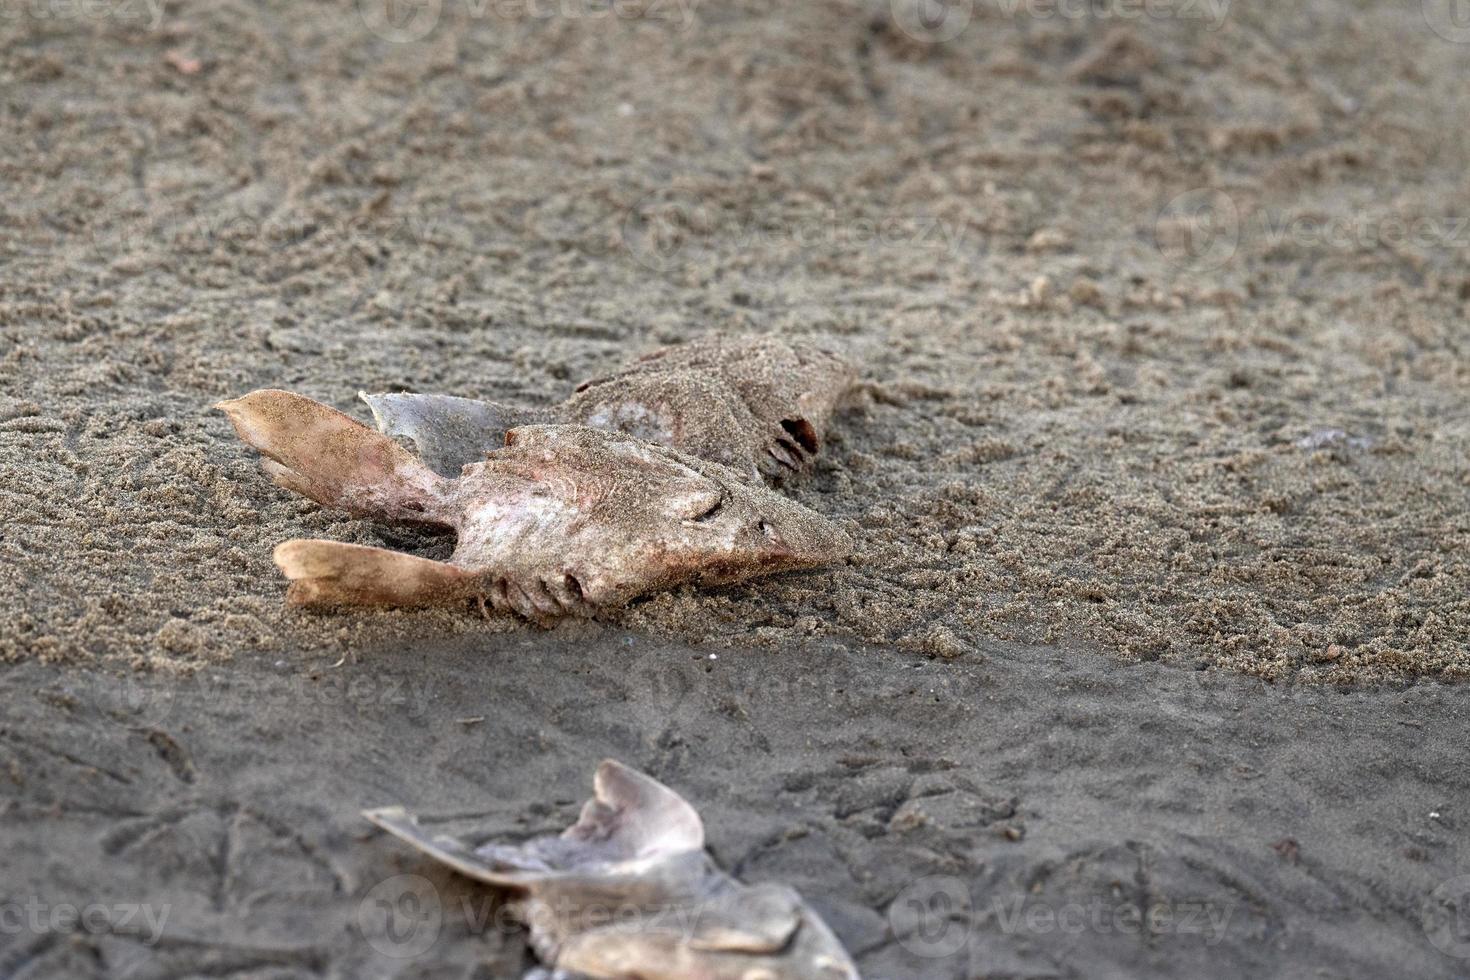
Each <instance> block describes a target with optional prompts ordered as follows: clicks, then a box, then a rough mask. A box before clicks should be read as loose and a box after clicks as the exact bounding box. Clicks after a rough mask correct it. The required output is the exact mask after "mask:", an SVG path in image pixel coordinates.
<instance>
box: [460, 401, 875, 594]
mask: <svg viewBox="0 0 1470 980" xmlns="http://www.w3.org/2000/svg"><path fill="white" fill-rule="evenodd" d="M492 475H493V479H491V478H490V477H491V476H492ZM507 480H510V481H518V486H519V490H518V491H511V492H509V493H508V492H507V489H506V481H507ZM460 482H461V483H462V484H463V486H464V492H465V493H467V494H471V495H473V494H474V493H475V491H476V488H477V487H480V486H484V487H485V488H486V489H487V490H489V491H491V492H490V494H489V496H488V497H487V499H486V500H485V501H484V504H483V508H481V507H480V505H479V504H477V503H476V501H474V500H473V499H469V500H466V501H465V502H464V505H463V506H464V508H465V512H466V520H465V522H464V525H463V526H462V527H461V530H460V534H461V548H460V549H459V550H457V551H456V555H455V561H456V564H460V565H465V566H469V565H473V564H475V563H476V560H475V559H474V557H473V552H474V551H475V550H476V549H477V548H481V547H482V548H484V549H485V550H486V551H487V552H493V553H495V554H496V555H503V557H496V558H491V557H490V556H489V554H487V555H486V556H485V558H484V559H483V560H481V562H480V563H482V564H487V565H493V566H496V567H504V566H505V565H507V564H512V563H514V562H516V561H518V560H520V561H525V562H529V563H531V564H534V565H535V566H536V567H535V568H528V569H527V571H528V572H530V573H532V574H533V575H534V577H536V578H538V579H539V580H541V581H547V580H552V581H554V580H556V579H557V578H558V576H559V577H560V581H561V582H562V583H564V584H565V585H566V586H567V587H568V588H570V589H571V590H572V591H574V592H575V593H576V594H578V595H579V596H580V597H581V598H582V599H583V600H585V602H586V603H588V604H590V605H591V606H594V607H596V606H613V605H618V604H620V603H623V602H626V601H628V600H629V599H632V598H634V597H635V596H639V595H642V594H643V593H645V592H649V591H651V590H654V589H658V588H666V587H669V586H672V585H677V584H680V583H685V582H691V583H700V584H725V583H730V582H738V581H741V580H743V579H747V578H751V577H754V576H757V575H766V574H771V573H775V572H783V571H790V570H795V569H802V568H811V567H815V566H818V565H823V564H828V563H831V562H833V561H836V560H838V559H840V558H842V557H844V556H846V555H847V554H848V553H849V552H850V551H851V541H850V540H849V538H848V536H847V535H846V534H845V533H844V532H843V531H842V530H841V529H840V528H838V527H837V526H836V525H835V524H833V523H832V522H831V521H829V520H827V519H826V518H824V517H822V516H821V515H819V514H817V513H815V512H813V511H811V510H808V509H807V508H806V507H803V506H802V505H800V504H798V503H796V502H795V501H793V500H790V499H788V498H786V497H783V496H781V495H779V494H776V493H773V492H772V491H770V490H767V489H765V488H764V487H761V486H758V485H753V484H750V483H748V482H746V481H745V480H744V479H743V478H742V476H741V474H739V473H737V472H736V471H734V470H731V469H729V468H728V467H725V466H722V465H720V464H718V463H713V462H709V461H707V460H701V459H697V458H695V457H692V456H688V455H685V454H684V453H681V452H678V451H677V450H673V449H669V448H667V447H664V446H659V445H655V444H652V443H648V442H645V441H643V440H641V439H635V438H630V437H628V436H626V435H623V434H621V433H617V432H609V431H605V430H602V429H596V428H590V427H586V426H577V425H533V426H522V427H519V428H515V429H512V430H510V432H508V433H507V435H506V446H505V448H504V449H501V450H498V451H497V452H495V453H493V454H491V456H490V458H489V459H488V460H487V461H486V462H485V463H483V464H478V465H476V466H471V467H469V468H468V469H467V470H466V472H465V476H464V478H463V479H462V480H461V481H460ZM507 499H514V500H515V501H516V503H515V504H514V505H513V506H512V507H511V508H510V509H509V510H508V509H507V507H506V501H507ZM477 509H483V511H484V513H485V514H487V515H489V517H490V518H491V519H490V520H488V521H486V520H481V519H479V518H478V517H477ZM481 528H482V529H483V530H482V531H480V532H479V533H477V529H481ZM477 538H478V539H479V540H480V542H482V543H477V540H476V539H477ZM507 544H510V545H512V547H511V548H510V549H509V550H507V548H506V545H507ZM516 556H520V557H519V558H517V557H516Z"/></svg>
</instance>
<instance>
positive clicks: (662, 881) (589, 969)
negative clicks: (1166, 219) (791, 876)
mask: <svg viewBox="0 0 1470 980" xmlns="http://www.w3.org/2000/svg"><path fill="white" fill-rule="evenodd" d="M593 787H594V793H595V795H594V797H593V798H592V799H591V800H588V801H587V803H586V804H585V805H584V806H583V808H582V814H581V817H580V818H579V819H578V820H577V822H576V823H575V824H573V825H572V826H571V827H569V828H567V830H565V831H564V832H563V833H561V834H558V835H552V836H545V837H537V838H533V839H531V840H529V841H524V842H522V843H517V844H499V843H495V842H491V843H488V844H482V845H480V846H478V847H473V846H471V845H470V844H468V843H467V842H465V841H463V840H460V839H458V838H454V837H449V836H446V835H443V834H435V833H433V832H431V831H429V830H426V829H423V828H421V827H420V826H419V824H418V821H417V819H416V818H415V817H414V816H413V815H412V814H410V813H408V812H407V811H406V810H404V809H403V808H402V807H387V808H384V809H381V810H369V811H367V812H366V813H364V816H366V817H367V818H368V819H369V820H371V821H372V822H373V823H375V824H377V825H378V826H379V827H382V828H383V829H384V830H386V831H388V832H389V833H391V834H393V835H394V836H395V837H398V838H400V839H402V840H404V841H407V842H408V843H409V844H411V845H412V846H414V847H416V848H418V849H419V850H420V851H422V852H424V853H425V854H427V855H429V856H430V857H432V858H434V859H435V860H437V861H442V862H443V863H445V864H447V865H449V866H450V867H451V868H453V869H455V870H456V871H458V872H459V873H461V874H464V875H468V876H469V877H471V878H475V879H477V880H479V881H483V882H486V883H488V884H491V885H494V886H496V887H497V888H502V889H506V890H507V891H508V892H509V893H510V897H511V908H512V910H513V911H514V913H515V914H516V915H517V916H518V917H519V918H520V919H521V921H523V922H524V923H525V924H526V925H527V927H528V928H529V929H530V933H531V945H532V947H533V948H534V949H535V951H536V955H537V957H538V958H539V959H540V960H541V962H542V963H544V964H545V965H546V966H547V967H549V968H551V969H553V970H555V971H557V972H556V973H555V974H553V976H556V977H565V978H574V977H585V978H589V980H859V978H858V973H857V968H856V967H855V966H853V963H852V959H851V957H849V956H848V955H847V952H846V951H845V950H844V949H843V948H842V944H841V943H840V942H838V940H837V937H836V936H834V935H833V934H832V931H831V930H830V929H829V928H827V926H826V924H825V923H823V922H822V920H821V919H820V918H819V917H818V916H817V915H816V913H815V912H813V911H812V909H811V908H810V907H809V906H808V905H807V904H806V903H805V902H803V901H802V899H801V896H800V895H798V894H797V893H796V892H795V891H793V890H792V889H790V888H787V887H786V886H784V885H777V884H769V883H768V884H761V885H753V886H749V885H744V884H742V883H740V882H738V881H736V880H735V879H734V878H731V877H730V876H729V875H727V874H725V873H724V872H722V871H720V870H719V869H718V868H716V867H715V866H714V863H713V862H712V861H710V859H709V858H708V856H707V855H706V854H705V852H704V824H703V823H702V821H701V820H700V819H699V814H698V813H697V812H695V810H694V808H693V807H692V806H690V805H689V804H688V803H687V802H686V801H685V800H684V799H683V798H682V797H680V796H679V795H678V794H677V793H675V792H674V791H673V790H671V789H669V788H668V787H667V786H664V785H663V784H661V783H659V782H658V781H657V780H654V779H652V778H651V777H649V776H647V775H644V774H643V773H641V772H638V771H637V770H634V769H630V768H628V767H627V766H624V765H623V764H622V763H619V762H616V761H614V760H611V759H609V760H605V761H604V762H603V763H602V764H601V765H599V766H598V768H597V773H596V776H595V777H594V779H593ZM540 975H542V976H544V975H545V974H544V973H543V974H540Z"/></svg>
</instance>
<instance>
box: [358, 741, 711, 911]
mask: <svg viewBox="0 0 1470 980" xmlns="http://www.w3.org/2000/svg"><path fill="white" fill-rule="evenodd" d="M593 787H594V794H595V795H594V797H593V798H592V799H590V800H588V801H587V802H586V803H585V804H584V805H583V806H582V814H581V816H580V817H579V818H578V820H577V822H576V823H575V824H573V825H572V826H570V827H568V828H567V829H566V830H565V831H564V832H563V833H561V834H560V835H556V836H550V837H537V838H533V839H531V840H529V841H526V842H525V843H523V844H517V845H508V844H494V843H492V844H488V845H485V846H483V847H481V848H479V849H477V850H470V849H469V848H468V847H466V846H465V845H464V844H463V843H461V842H459V841H457V840H455V839H454V838H451V837H445V836H442V835H432V834H429V833H427V832H426V831H424V830H422V829H421V828H420V827H419V825H418V822H417V821H416V820H415V819H414V818H413V816H412V815H410V814H408V813H407V812H406V811H404V810H403V809H402V808H401V807H387V808H385V809H381V810H369V811H365V812H364V813H363V816H365V817H367V818H368V819H369V820H371V821H372V822H373V823H375V824H377V825H378V826H379V827H382V828H383V829H384V830H386V831H388V832H389V833H391V834H393V835H394V836H395V837H398V838H400V839H402V840H404V841H407V842H408V843H410V844H412V845H413V846H414V847H417V848H418V849H419V850H421V851H423V852H424V853H425V854H428V855H429V856H430V857H433V858H435V859H437V860H439V861H443V862H444V863H446V864H448V865H449V866H450V867H452V868H454V869H455V870H456V871H459V872H461V873H463V874H466V875H469V876H470V877H472V878H475V879H477V880H479V881H486V882H489V883H491V884H496V885H504V886H513V887H529V886H531V885H534V884H536V883H538V882H541V881H545V880H549V879H554V878H562V877H566V876H568V875H577V876H580V875H585V874H615V873H617V872H618V870H619V869H620V868H622V867H625V866H627V865H630V864H636V865H642V864H645V863H649V862H655V861H659V860H663V859H665V858H668V857H672V856H675V855H680V854H689V853H699V852H700V851H702V850H703V848H704V823H703V821H701V820H700V819H699V814H698V813H697V812H696V811H695V809H694V807H692V806H690V805H689V803H688V802H687V801H685V799H684V798H683V797H682V796H680V795H679V794H678V793H675V792H674V791H673V790H671V789H669V788H668V787H667V786H665V785H663V784H662V783H660V782H658V781H657V780H655V779H653V778H652V777H651V776H646V775H644V774H643V773H641V772H638V771H637V770H635V769H630V768H628V767H627V766H625V765H623V764H622V763H620V762H617V761H615V760H612V759H605V760H603V762H602V763H601V764H600V765H599V766H598V767H597V774H596V776H595V777H594V778H593Z"/></svg>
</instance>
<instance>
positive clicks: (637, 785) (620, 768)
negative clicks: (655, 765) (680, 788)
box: [562, 759, 704, 861]
mask: <svg viewBox="0 0 1470 980" xmlns="http://www.w3.org/2000/svg"><path fill="white" fill-rule="evenodd" d="M592 785H593V790H594V793H595V796H594V797H593V798H592V799H590V800H588V801H587V802H586V803H585V804H584V805H583V806H582V815H581V817H580V818H579V819H578V820H577V822H576V823H575V824H573V825H572V826H571V827H568V828H567V830H566V833H564V834H563V835H562V836H563V837H564V838H569V839H572V840H577V841H581V842H585V843H588V844H595V845H596V847H597V849H598V850H599V851H600V852H601V856H602V858H603V859H604V860H622V861H641V860H648V859H653V858H660V857H667V856H669V855H673V854H682V853H685V852H687V851H698V850H701V849H702V848H703V847H704V822H703V821H702V820H700V819H699V813H698V811H696V810H695V809H694V807H692V806H690V805H689V803H688V802H687V801H686V800H685V799H684V797H682V796H680V795H679V794H678V793H675V792H674V791H673V790H671V789H669V788H668V787H667V786H665V785H664V784H663V783H661V782H659V781H658V780H656V779H654V778H653V777H652V776H646V775H644V774H643V773H641V772H639V771H638V770H636V769H630V768H628V767H627V766H625V765H623V764H622V763H621V762H618V761H616V760H614V759H604V760H603V761H602V763H601V764H599V765H598V767H597V775H596V776H594V777H593V782H592Z"/></svg>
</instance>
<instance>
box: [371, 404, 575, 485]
mask: <svg viewBox="0 0 1470 980" xmlns="http://www.w3.org/2000/svg"><path fill="white" fill-rule="evenodd" d="M358 397H360V398H361V399H362V400H363V401H365V402H367V404H368V407H369V408H371V409H372V410H373V419H374V420H375V421H376V422H377V424H378V431H379V432H382V433H384V434H385V435H389V436H393V437H395V438H403V439H407V440H409V441H411V442H412V443H413V445H414V450H415V451H416V452H417V453H418V457H419V458H420V459H422V460H423V461H424V463H425V464H426V465H428V466H429V468H430V469H432V470H433V471H434V472H436V473H438V474H440V475H441V476H459V473H460V471H461V470H462V469H464V467H465V466H467V465H469V464H470V463H478V462H480V461H481V460H483V459H484V458H485V456H486V455H487V454H488V453H490V452H492V451H493V450H496V449H499V448H500V447H501V446H503V445H505V433H506V431H507V430H509V429H513V428H515V427H516V426H518V425H536V424H541V423H547V422H553V421H555V414H556V413H555V412H554V411H553V410H551V409H543V408H516V407H514V406H511V405H502V404H499V403H498V402H487V401H477V400H475V399H473V398H457V397H455V396H453V395H420V394H413V393H411V392H398V393H392V394H382V395H369V394H367V393H366V392H364V393H361V394H360V395H359V396H358Z"/></svg>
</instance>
